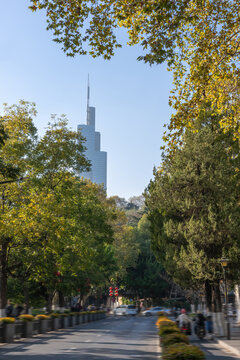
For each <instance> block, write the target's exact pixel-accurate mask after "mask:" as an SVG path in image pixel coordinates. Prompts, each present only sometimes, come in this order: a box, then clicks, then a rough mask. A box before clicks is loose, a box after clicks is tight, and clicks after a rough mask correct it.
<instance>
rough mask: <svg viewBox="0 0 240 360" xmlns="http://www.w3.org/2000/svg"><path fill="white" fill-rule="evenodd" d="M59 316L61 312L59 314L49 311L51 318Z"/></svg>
mask: <svg viewBox="0 0 240 360" xmlns="http://www.w3.org/2000/svg"><path fill="white" fill-rule="evenodd" d="M60 316H61V314H59V313H51V314H50V317H51V318H52V319H57V318H59V317H60Z"/></svg>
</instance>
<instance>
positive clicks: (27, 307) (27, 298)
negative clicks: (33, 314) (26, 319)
mask: <svg viewBox="0 0 240 360" xmlns="http://www.w3.org/2000/svg"><path fill="white" fill-rule="evenodd" d="M23 289H24V290H23V291H24V303H25V309H24V311H25V313H26V314H28V313H29V289H28V284H27V281H24V285H23Z"/></svg>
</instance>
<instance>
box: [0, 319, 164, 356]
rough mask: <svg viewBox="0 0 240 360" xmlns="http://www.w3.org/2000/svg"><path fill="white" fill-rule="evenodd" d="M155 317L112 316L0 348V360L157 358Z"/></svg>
mask: <svg viewBox="0 0 240 360" xmlns="http://www.w3.org/2000/svg"><path fill="white" fill-rule="evenodd" d="M155 321H156V317H149V318H148V317H147V318H145V317H138V316H136V317H132V316H129V317H122V316H118V317H109V318H107V319H104V320H100V321H95V322H92V323H88V324H82V325H78V326H76V327H74V328H68V329H63V330H59V331H57V332H51V333H48V334H45V335H41V336H37V337H35V338H32V339H25V340H18V341H16V342H15V343H14V344H8V345H3V346H1V347H0V359H1V360H70V359H78V360H108V359H114V360H123V359H128V360H130V359H136V360H156V359H159V353H158V336H157V331H156V328H155Z"/></svg>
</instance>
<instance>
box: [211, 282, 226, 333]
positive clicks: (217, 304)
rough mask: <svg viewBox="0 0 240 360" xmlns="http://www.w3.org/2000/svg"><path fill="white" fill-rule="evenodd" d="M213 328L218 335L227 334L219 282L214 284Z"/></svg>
mask: <svg viewBox="0 0 240 360" xmlns="http://www.w3.org/2000/svg"><path fill="white" fill-rule="evenodd" d="M212 315H213V329H214V333H215V334H216V335H218V336H224V335H226V323H225V320H224V314H223V312H222V301H221V293H220V287H219V282H218V283H215V284H213V313H212Z"/></svg>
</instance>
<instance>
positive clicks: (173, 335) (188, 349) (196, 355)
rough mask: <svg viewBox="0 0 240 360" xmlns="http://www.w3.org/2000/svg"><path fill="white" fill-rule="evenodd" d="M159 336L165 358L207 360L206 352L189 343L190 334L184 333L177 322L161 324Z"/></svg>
mask: <svg viewBox="0 0 240 360" xmlns="http://www.w3.org/2000/svg"><path fill="white" fill-rule="evenodd" d="M159 336H160V340H161V346H162V352H163V353H162V359H163V360H205V359H206V358H205V354H204V352H203V351H202V350H201V349H199V348H198V347H197V346H194V345H189V339H188V336H186V335H184V334H182V333H181V332H180V330H179V328H178V327H177V325H176V324H166V323H165V324H164V322H162V323H161V324H159Z"/></svg>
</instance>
